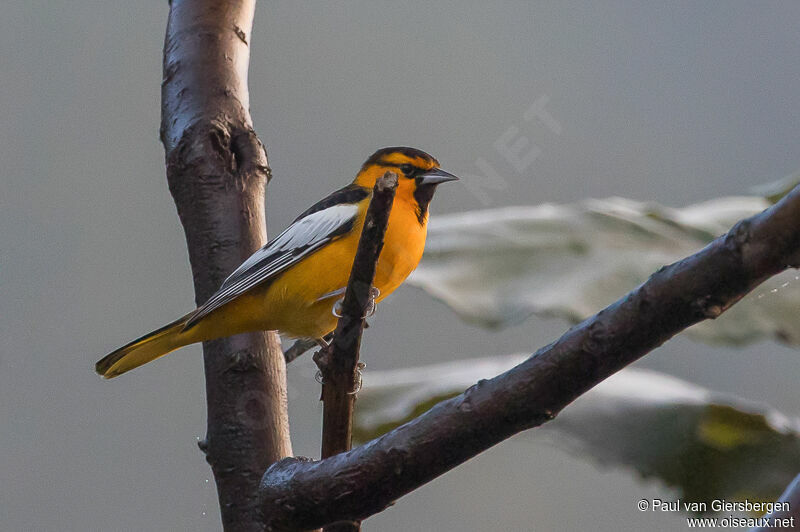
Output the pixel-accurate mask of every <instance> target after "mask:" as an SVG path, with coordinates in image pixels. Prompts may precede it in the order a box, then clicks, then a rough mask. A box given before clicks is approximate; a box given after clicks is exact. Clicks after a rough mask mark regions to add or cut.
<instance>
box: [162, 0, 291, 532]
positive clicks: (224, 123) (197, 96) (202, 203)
mask: <svg viewBox="0 0 800 532" xmlns="http://www.w3.org/2000/svg"><path fill="white" fill-rule="evenodd" d="M254 10H255V0H236V1H234V0H225V1H223V0H172V1H171V2H170V13H169V23H168V25H167V32H166V38H165V42H164V72H163V75H164V79H163V82H162V94H161V96H162V108H161V139H162V142H163V144H164V149H165V152H166V162H167V181H168V183H169V188H170V191H171V192H172V196H173V198H174V200H175V204H176V206H177V209H178V215H179V216H180V219H181V222H182V224H183V227H184V231H185V233H186V241H187V244H188V248H189V260H190V262H191V266H192V274H193V277H194V287H195V294H196V301H197V303H198V304H200V303H202V302H203V301H205V300H206V299H207V298H208V297H209V296H210V295H211V294H212V293H213V292H214V291H215V290H216V289H217V288H218V287H219V285H220V284H221V282H222V280H223V279H224V278H225V277H226V276H227V275H228V274H229V273H230V272H231V271H232V270H233V269H235V268H236V267H237V266H238V265H239V264H240V263H241V262H242V261H243V260H244V259H245V258H247V257H248V256H249V255H250V254H251V253H252V252H254V251H255V250H256V249H258V248H259V247H261V245H263V244H264V242H265V241H266V232H265V229H264V228H265V213H264V203H263V202H264V189H265V185H266V182H267V180H268V178H269V167H268V165H267V156H266V152H265V150H264V146H263V145H262V144H261V142H260V141H259V140H258V137H257V136H256V134H255V132H254V131H253V126H252V120H251V118H250V114H249V110H248V106H249V95H248V90H247V67H248V62H249V52H250V51H249V48H248V42H249V39H250V32H251V29H252V25H253V14H254ZM203 352H204V360H205V374H206V395H207V403H208V431H207V436H206V440H205V441H204V442H202V443H201V449H203V451H204V452H205V453H206V457H207V460H208V462H209V464H210V465H211V468H212V470H213V472H214V478H215V480H216V484H217V490H218V493H219V501H220V508H221V510H222V522H223V525H224V528H225V530H228V531H231V530H236V531H238V530H262V528H263V526H262V523H261V516H260V513H259V508H258V507H257V502H258V499H257V487H258V482H259V479H260V478H261V475H262V474H263V472H264V470H265V469H266V468H267V466H269V464H271V463H273V462H275V461H276V460H278V459H280V458H282V457H284V456H289V455H291V452H292V451H291V443H290V440H289V429H288V417H287V411H286V367H285V365H284V361H283V354H282V352H281V349H280V343H279V340H278V338H277V336H276V334H275V333H266V334H265V333H257V334H246V335H239V336H234V337H230V338H225V339H221V340H215V341H213V342H205V343H204V344H203Z"/></svg>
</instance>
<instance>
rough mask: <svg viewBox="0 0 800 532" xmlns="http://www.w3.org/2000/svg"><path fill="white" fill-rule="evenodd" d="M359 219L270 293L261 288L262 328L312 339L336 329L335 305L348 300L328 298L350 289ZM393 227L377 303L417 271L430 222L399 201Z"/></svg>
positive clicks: (270, 287)
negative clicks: (349, 229)
mask: <svg viewBox="0 0 800 532" xmlns="http://www.w3.org/2000/svg"><path fill="white" fill-rule="evenodd" d="M360 218H361V220H359V222H358V223H357V225H356V227H355V229H354V230H353V231H352V232H351V233H350V234H349V235H347V236H345V237H342V238H341V239H339V240H337V241H335V242H334V243H332V244H330V245H327V246H325V247H323V248H322V249H320V250H319V251H317V252H315V253H314V254H313V255H312V256H310V257H307V258H306V259H304V260H302V261H301V262H299V263H298V264H297V265H295V266H293V267H291V268H289V269H288V270H287V271H286V272H284V273H283V274H281V275H280V276H279V277H278V278H277V279H275V281H273V282H272V283H270V284H269V285H268V286H267V287H266V290H263V291H260V290H259V289H258V288H256V289H255V290H254V291H253V292H254V294H253V295H254V296H256V297H255V298H254V299H255V301H254V303H256V305H254V306H259V307H261V308H260V309H259V308H253V309H251V312H253V313H256V314H257V315H261V316H263V320H260V325H261V326H260V327H259V328H262V329H269V330H278V331H281V332H282V333H285V334H287V335H289V336H293V337H307V338H321V337H323V336H325V335H326V334H328V333H329V332H331V331H333V330H334V329H335V328H336V322H337V318H336V316H334V314H333V312H332V311H333V306H334V305H335V304H336V302H337V301H338V300H339V299H340V298H341V297H343V296H342V295H341V294H336V295H333V296H329V297H326V298H325V297H324V296H325V295H326V294H330V293H331V292H336V291H337V290H340V289H342V288H344V287H345V286H346V285H347V281H348V279H349V277H350V269H351V268H352V264H353V259H354V258H355V250H356V248H357V246H358V239H359V237H360V235H361V226H362V224H363V215H361V216H360ZM388 227H389V228H388V230H387V232H386V237H385V239H384V246H383V250H382V251H381V255H380V258H379V260H378V265H377V268H376V271H375V282H374V283H373V284H374V286H375V287H376V288H378V290H380V295H379V296H378V298H377V301H381V300H382V299H384V298H385V297H386V296H388V295H389V294H391V293H392V292H393V291H394V290H395V289H396V288H397V287H398V286H400V284H402V283H403V281H405V280H406V278H407V277H408V275H409V274H410V273H411V272H412V271H413V270H414V268H416V267H417V264H418V263H419V261H420V259H421V258H422V252H423V250H424V248H425V236H426V234H427V220H425V223H423V224H420V223H419V220H418V219H417V217H416V212H415V211H414V209H413V208H411V207H410V206H409V205H408V204H406V203H405V202H403V201H399V200H398V201H396V202H395V205H394V206H393V208H392V212H391V214H390V217H389V226H388ZM259 300H260V301H259Z"/></svg>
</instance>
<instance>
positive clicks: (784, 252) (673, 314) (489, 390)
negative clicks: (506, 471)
mask: <svg viewBox="0 0 800 532" xmlns="http://www.w3.org/2000/svg"><path fill="white" fill-rule="evenodd" d="M798 265H800V187H798V188H796V189H794V190H793V191H792V192H791V193H790V194H789V195H788V196H786V197H785V198H784V199H782V200H781V201H780V202H779V203H777V204H776V205H774V206H773V207H771V208H770V209H768V210H766V211H764V212H763V213H761V214H759V215H756V216H753V217H751V218H749V219H747V220H743V221H741V222H739V223H738V224H737V225H736V226H735V227H734V228H733V229H731V231H730V232H729V233H727V234H726V235H723V236H722V237H720V238H718V239H717V240H715V241H714V242H712V243H711V244H709V245H708V246H706V247H705V248H704V249H702V250H701V251H699V252H698V253H696V254H694V255H692V256H690V257H688V258H686V259H683V260H682V261H680V262H677V263H675V264H672V265H669V266H665V267H664V268H661V269H660V270H659V271H658V272H656V273H654V274H653V275H652V276H651V277H650V279H649V280H648V281H647V282H645V283H644V284H642V285H641V286H639V287H638V288H636V289H635V290H633V291H632V292H630V293H629V294H627V295H626V296H624V297H623V298H621V299H620V300H619V301H617V302H616V303H614V304H612V305H611V306H609V307H607V308H606V309H604V310H602V311H600V312H599V313H598V314H596V315H595V316H592V317H591V318H588V319H587V320H585V321H584V322H583V323H581V324H579V325H576V326H575V327H573V328H572V329H570V330H569V331H568V332H567V333H565V334H564V335H563V336H562V337H561V338H560V339H559V340H558V341H556V342H554V343H553V344H551V345H549V346H546V347H543V348H541V349H540V350H539V351H538V352H536V353H535V354H534V355H533V356H531V357H530V358H529V359H528V360H526V361H525V362H523V363H522V364H520V365H518V366H517V367H515V368H513V369H511V370H509V371H508V372H506V373H504V374H502V375H499V376H497V377H495V378H493V379H490V380H482V381H479V382H478V383H477V384H475V385H474V386H472V387H471V388H469V389H468V390H467V391H466V392H464V393H463V394H461V395H459V396H457V397H455V398H452V399H450V400H447V401H443V402H441V403H439V404H437V405H436V406H434V407H433V408H432V409H431V410H429V411H428V412H426V413H425V414H423V415H421V416H419V417H418V418H416V419H414V420H412V421H410V422H408V423H406V424H405V425H402V426H401V427H398V428H397V429H395V430H393V431H391V432H389V433H387V434H385V435H384V436H382V437H380V438H377V439H376V440H373V441H371V442H369V443H367V444H365V445H363V446H361V447H358V448H356V449H353V450H351V451H349V452H346V453H342V454H338V455H336V456H333V457H330V458H326V459H323V460H320V461H312V460H309V459H303V458H287V459H284V460H281V461H280V462H278V463H276V464H274V465H272V466H271V467H270V468H269V469H268V470H267V472H266V473H265V475H264V478H263V480H262V483H261V492H262V501H263V507H264V509H265V515H268V516H269V518H268V520H267V522H266V525H267V529H268V530H283V529H286V530H298V529H299V530H302V529H307V528H313V527H318V526H321V525H324V524H325V523H330V522H335V521H339V520H345V519H347V520H361V519H364V518H366V517H368V516H370V515H373V514H375V513H377V512H380V511H381V510H383V509H384V508H386V507H387V506H388V505H390V504H392V502H393V501H394V500H396V499H397V498H398V497H401V496H402V495H405V494H406V493H409V492H410V491H412V490H414V489H416V488H418V487H419V486H421V485H423V484H425V483H426V482H428V481H430V480H432V479H434V478H436V477H437V476H439V475H441V474H443V473H445V472H447V471H449V470H450V469H452V468H454V467H455V466H457V465H459V464H461V463H463V462H464V461H466V460H468V459H469V458H471V457H473V456H475V455H477V454H478V453H480V452H482V451H484V450H486V449H487V448H489V447H491V446H492V445H495V444H497V443H499V442H501V441H503V440H505V439H506V438H508V437H509V436H511V435H513V434H516V433H517V432H520V431H522V430H525V429H530V428H533V427H536V426H539V425H541V424H543V423H545V422H546V421H548V420H550V419H553V418H554V417H555V416H556V414H557V413H558V412H560V411H561V410H562V409H563V408H564V407H565V406H567V405H568V404H569V403H570V402H572V401H573V400H575V399H576V398H577V397H578V396H579V395H581V394H582V393H584V392H586V391H587V390H588V389H590V388H591V387H592V386H594V385H596V384H597V383H599V382H600V381H602V380H603V379H605V378H606V377H608V376H610V375H611V374H613V373H614V372H616V371H618V370H619V369H621V368H623V367H625V366H626V365H628V364H630V363H632V362H634V361H635V360H637V359H639V358H640V357H642V356H643V355H645V354H646V353H648V352H649V351H651V350H653V349H655V348H656V347H658V346H660V345H661V344H662V343H664V342H665V341H666V340H668V339H669V338H670V337H672V336H674V335H675V334H677V333H679V332H680V331H682V330H683V329H685V328H687V327H689V326H691V325H693V324H695V323H697V322H699V321H702V320H705V319H713V318H716V317H717V316H719V315H720V314H721V313H722V312H724V311H725V310H726V309H728V308H729V307H730V306H731V305H733V304H734V303H736V302H737V301H738V300H739V299H741V298H742V297H743V296H744V295H745V294H747V293H748V292H749V291H750V290H752V289H753V288H754V287H755V286H757V285H758V284H759V283H761V282H762V281H764V280H765V279H766V278H768V277H770V276H772V275H775V274H776V273H779V272H781V271H783V270H784V269H786V268H790V267H792V268H797V267H798Z"/></svg>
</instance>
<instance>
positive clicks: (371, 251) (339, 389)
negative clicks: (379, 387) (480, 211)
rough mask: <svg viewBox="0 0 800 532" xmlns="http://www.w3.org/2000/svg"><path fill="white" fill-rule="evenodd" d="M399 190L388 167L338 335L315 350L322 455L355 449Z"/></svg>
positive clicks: (346, 526)
mask: <svg viewBox="0 0 800 532" xmlns="http://www.w3.org/2000/svg"><path fill="white" fill-rule="evenodd" d="M396 190H397V175H396V174H395V173H393V172H386V174H385V175H384V176H383V177H381V178H380V179H378V180H377V181H376V183H375V187H374V188H373V191H372V199H371V200H370V203H369V207H368V208H367V213H366V217H365V218H364V227H363V229H362V231H361V237H360V239H359V241H358V249H357V251H356V255H355V259H354V260H353V266H352V269H351V270H350V279H349V281H348V283H347V288H346V290H345V294H344V300H343V302H342V305H341V317H340V318H339V322H338V323H337V326H336V331H335V332H334V334H333V341H332V342H331V344H330V345H329V346H328V347H327V348H325V349H322V350H321V351H319V352H318V353H316V354H315V355H314V361H315V362H316V363H317V366H319V370H320V373H321V374H322V401H323V404H324V406H323V414H322V458H327V457H329V456H333V455H336V454H339V453H342V452H345V451H348V450H349V449H350V445H351V440H352V435H353V406H354V403H355V398H356V392H358V387H360V386H361V377H360V373H359V368H358V358H359V351H360V349H361V335H362V333H363V331H364V320H365V314H366V312H367V308H368V307H369V305H370V302H371V300H372V297H373V295H372V283H373V281H374V279H375V270H376V268H377V264H378V257H379V256H380V253H381V249H383V239H384V236H385V234H386V226H387V225H388V223H389V214H390V213H391V210H392V203H393V202H394V194H395V191H396ZM359 529H360V525H359V523H358V522H357V521H345V522H340V523H334V524H331V525H329V526H326V527H325V532H356V531H358V530H359Z"/></svg>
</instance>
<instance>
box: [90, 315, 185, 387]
mask: <svg viewBox="0 0 800 532" xmlns="http://www.w3.org/2000/svg"><path fill="white" fill-rule="evenodd" d="M189 316H191V314H187V315H186V316H184V317H182V318H181V319H179V320H176V321H173V322H172V323H170V324H168V325H165V326H164V327H161V328H160V329H158V330H155V331H153V332H151V333H150V334H146V335H144V336H142V337H141V338H139V339H138V340H134V341H133V342H131V343H129V344H128V345H125V346H123V347H120V348H119V349H117V350H116V351H114V352H112V353H109V354H108V355H106V356H105V357H103V358H102V359H101V360H100V361H98V362H97V364H95V365H94V370H95V371H96V372H97V373H98V374H99V375H102V376H103V377H104V378H106V379H112V378H114V377H116V376H117V375H122V374H123V373H125V372H127V371H130V370H132V369H134V368H138V367H139V366H141V365H142V364H147V363H148V362H150V361H151V360H155V359H157V358H159V357H162V356H164V355H166V354H167V353H170V352H172V351H174V350H176V349H178V348H179V347H183V346H185V345H189V344H191V343H193V342H196V341H197V340H195V339H193V338H192V336H194V335H192V334H189V331H185V332H184V331H183V327H184V325H185V324H186V321H187V320H188V319H189Z"/></svg>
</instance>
